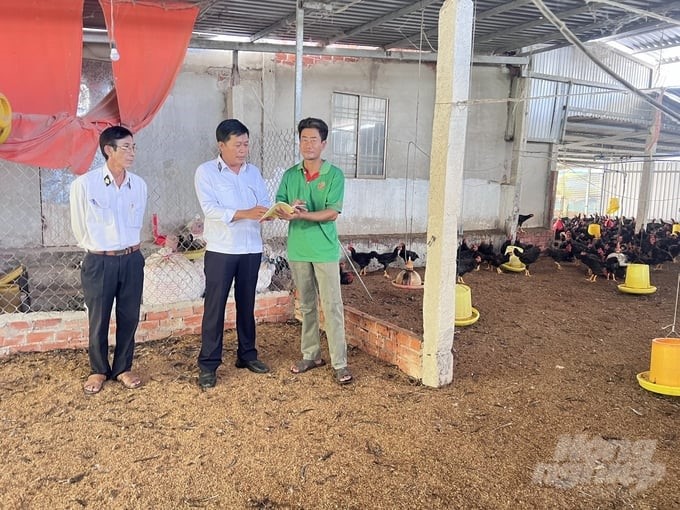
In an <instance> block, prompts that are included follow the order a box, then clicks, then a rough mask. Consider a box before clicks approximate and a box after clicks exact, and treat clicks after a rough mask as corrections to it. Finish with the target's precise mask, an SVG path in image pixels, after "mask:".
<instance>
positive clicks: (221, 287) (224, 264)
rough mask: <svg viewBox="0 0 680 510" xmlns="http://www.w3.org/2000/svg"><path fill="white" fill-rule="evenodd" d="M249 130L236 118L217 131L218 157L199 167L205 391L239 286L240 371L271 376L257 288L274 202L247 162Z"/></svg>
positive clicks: (212, 380) (201, 368)
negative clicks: (260, 349)
mask: <svg viewBox="0 0 680 510" xmlns="http://www.w3.org/2000/svg"><path fill="white" fill-rule="evenodd" d="M249 136H250V134H249V132H248V128H247V127H246V126H245V125H243V124H242V123H241V122H240V121H238V120H236V119H227V120H224V121H222V122H221V123H220V124H219V125H218V126H217V130H216V137H217V145H218V148H219V151H220V155H219V157H217V159H213V160H210V161H206V162H205V163H203V164H202V165H200V166H199V167H198V168H197V169H196V174H195V178H194V184H195V187H196V195H197V196H198V201H199V202H200V204H201V208H202V209H203V213H204V214H205V229H204V233H203V236H204V238H205V239H206V241H207V244H206V253H205V262H204V267H205V269H204V270H205V278H206V289H205V306H204V312H203V322H202V332H201V351H200V353H199V355H198V368H199V377H198V384H199V386H200V387H201V388H203V389H206V388H212V387H213V386H215V384H216V382H217V376H216V370H217V367H219V366H220V364H221V363H222V349H223V342H224V314H225V306H226V303H227V297H228V296H229V291H230V289H231V285H232V283H234V282H235V296H234V297H235V300H236V334H237V339H238V347H237V350H236V364H235V365H236V367H237V368H247V369H248V370H250V371H252V372H255V373H266V372H268V371H269V367H267V365H265V364H264V363H263V362H262V361H260V360H259V359H258V358H257V348H256V346H255V340H256V331H255V288H256V285H257V274H258V271H259V268H260V263H261V260H262V233H261V224H260V222H259V220H260V218H262V215H263V214H264V213H265V212H267V209H268V208H269V205H270V199H269V196H268V194H267V188H266V186H265V183H264V180H263V179H262V175H261V173H260V170H259V169H258V168H257V167H256V166H254V165H251V164H249V163H247V162H246V159H247V157H248V146H249Z"/></svg>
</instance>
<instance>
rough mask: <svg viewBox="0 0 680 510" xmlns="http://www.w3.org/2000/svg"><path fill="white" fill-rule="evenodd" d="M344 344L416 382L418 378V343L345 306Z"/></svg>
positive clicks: (420, 348) (407, 334)
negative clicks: (380, 361) (391, 366)
mask: <svg viewBox="0 0 680 510" xmlns="http://www.w3.org/2000/svg"><path fill="white" fill-rule="evenodd" d="M345 336H346V338H347V343H348V344H350V345H354V346H356V347H358V348H359V349H361V350H362V351H364V352H366V353H367V354H370V355H371V356H374V357H376V358H378V359H381V360H383V361H385V362H387V363H390V364H392V365H396V366H398V367H399V369H400V370H401V371H402V372H404V373H405V374H407V375H410V376H411V377H415V378H416V379H421V378H422V372H423V368H422V358H423V342H422V339H421V338H420V337H418V336H416V335H414V334H413V333H412V332H410V331H408V330H407V329H402V328H400V327H398V326H395V325H394V324H391V323H389V322H385V321H383V320H381V319H377V318H375V317H373V316H371V315H368V314H366V313H364V312H361V311H359V310H357V309H355V308H352V307H350V306H345Z"/></svg>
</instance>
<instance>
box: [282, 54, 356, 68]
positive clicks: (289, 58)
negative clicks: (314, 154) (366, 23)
mask: <svg viewBox="0 0 680 510" xmlns="http://www.w3.org/2000/svg"><path fill="white" fill-rule="evenodd" d="M274 58H275V61H276V63H277V64H284V65H290V66H293V65H295V53H277V54H276V55H275V57H274ZM358 61H359V59H358V58H357V57H341V56H335V55H303V56H302V65H303V67H310V66H313V65H315V64H321V63H332V62H350V63H354V62H358Z"/></svg>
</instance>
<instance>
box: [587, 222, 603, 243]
mask: <svg viewBox="0 0 680 510" xmlns="http://www.w3.org/2000/svg"><path fill="white" fill-rule="evenodd" d="M588 235H590V236H593V237H594V238H595V239H599V238H600V237H602V231H601V228H600V224H599V223H591V224H590V225H588Z"/></svg>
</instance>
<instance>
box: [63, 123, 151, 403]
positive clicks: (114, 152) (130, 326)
mask: <svg viewBox="0 0 680 510" xmlns="http://www.w3.org/2000/svg"><path fill="white" fill-rule="evenodd" d="M99 147H100V149H101V152H102V154H103V155H104V159H106V163H105V164H104V166H102V167H100V168H97V169H95V170H92V171H90V172H88V173H86V174H84V175H81V176H80V177H78V178H77V179H75V180H74V181H73V183H72V184H71V193H70V205H71V227H72V230H73V234H74V235H75V237H76V240H77V242H78V246H80V247H81V248H83V249H84V250H86V252H87V253H86V254H85V258H84V259H83V264H82V269H81V282H82V285H83V294H84V296H85V306H86V307H87V315H88V321H89V351H88V353H89V359H90V368H91V373H90V375H89V377H88V378H87V381H86V382H85V384H84V386H83V390H84V391H85V393H86V394H90V395H92V394H95V393H99V392H100V391H101V389H102V387H103V385H104V382H105V381H106V380H107V379H115V380H118V381H120V382H121V383H122V384H123V385H124V386H125V387H126V388H138V387H139V386H141V384H142V381H141V379H140V378H139V377H138V376H137V375H135V374H134V373H133V372H132V359H133V355H134V347H135V332H136V331H137V324H138V323H139V308H140V305H141V302H142V287H143V282H144V257H143V256H142V253H141V252H140V251H139V246H140V232H141V229H142V222H143V219H144V209H145V208H146V200H147V187H146V183H145V182H144V180H143V179H142V178H141V177H139V176H138V175H135V174H133V173H131V172H129V171H128V168H130V167H131V166H132V163H133V162H134V159H135V144H134V142H133V139H132V133H131V132H130V130H128V129H127V128H124V127H122V126H114V127H110V128H107V129H105V130H104V131H103V132H102V133H101V135H100V137H99ZM114 301H115V302H116V343H115V350H114V354H113V361H112V363H109V352H108V349H109V342H108V337H109V322H110V319H111V310H112V309H113V303H114Z"/></svg>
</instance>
